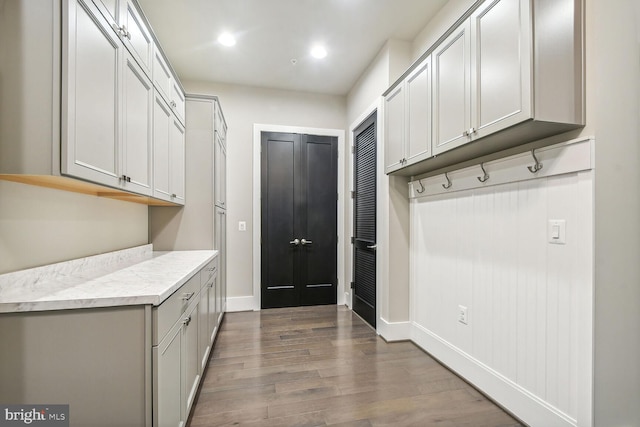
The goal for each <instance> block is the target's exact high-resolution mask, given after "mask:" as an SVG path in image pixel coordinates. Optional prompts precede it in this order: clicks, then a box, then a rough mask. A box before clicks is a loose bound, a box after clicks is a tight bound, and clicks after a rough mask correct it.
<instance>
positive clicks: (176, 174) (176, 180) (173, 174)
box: [169, 118, 185, 204]
mask: <svg viewBox="0 0 640 427" xmlns="http://www.w3.org/2000/svg"><path fill="white" fill-rule="evenodd" d="M184 142H185V133H184V126H182V124H181V123H180V122H179V121H178V120H176V119H175V118H174V119H173V120H172V122H171V131H170V135H169V155H170V159H169V182H170V184H171V187H170V188H171V201H172V202H175V203H180V204H184V200H185V194H184V177H185V153H184V150H185V146H184Z"/></svg>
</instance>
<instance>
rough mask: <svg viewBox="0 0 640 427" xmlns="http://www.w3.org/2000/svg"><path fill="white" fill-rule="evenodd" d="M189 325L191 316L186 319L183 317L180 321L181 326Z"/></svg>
mask: <svg viewBox="0 0 640 427" xmlns="http://www.w3.org/2000/svg"><path fill="white" fill-rule="evenodd" d="M189 323H191V315H189V316H188V317H185V318H184V319H183V320H182V324H183V325H185V326H189Z"/></svg>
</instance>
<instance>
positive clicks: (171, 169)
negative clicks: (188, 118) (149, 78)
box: [153, 91, 185, 204]
mask: <svg viewBox="0 0 640 427" xmlns="http://www.w3.org/2000/svg"><path fill="white" fill-rule="evenodd" d="M184 142H185V133H184V127H183V126H182V124H181V123H180V122H179V121H178V119H176V117H175V116H174V115H173V113H172V111H171V109H170V107H169V106H168V105H167V104H166V102H165V101H164V100H163V99H162V97H161V96H160V95H159V94H158V92H157V91H156V93H155V97H154V106H153V145H154V147H153V196H154V197H157V198H159V199H163V200H167V201H169V202H174V203H177V204H184V201H185V193H184V186H185V151H184V150H185V145H184Z"/></svg>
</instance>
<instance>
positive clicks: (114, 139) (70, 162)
mask: <svg viewBox="0 0 640 427" xmlns="http://www.w3.org/2000/svg"><path fill="white" fill-rule="evenodd" d="M65 10H66V12H67V14H66V18H67V19H66V22H65V23H66V25H67V28H66V29H65V34H66V35H67V37H68V39H69V43H68V46H69V48H68V51H67V55H66V61H64V62H63V89H62V94H63V108H62V111H63V126H62V141H63V144H62V168H61V169H62V173H63V174H67V175H72V176H75V177H78V178H83V179H87V180H90V181H94V182H98V183H101V184H106V185H110V186H114V187H115V186H118V185H119V175H118V156H119V153H118V145H119V142H120V130H119V129H120V128H119V125H120V117H119V114H120V107H119V106H120V85H119V82H120V79H119V73H120V70H121V69H122V59H123V52H122V48H121V47H122V44H121V43H120V40H119V39H118V37H117V36H116V34H115V33H114V32H113V30H112V29H111V27H110V26H109V25H108V23H107V22H106V20H105V19H104V18H103V17H102V15H101V14H100V12H99V11H98V10H97V9H96V7H95V6H94V5H93V4H92V3H91V2H89V1H85V0H77V1H70V2H69V4H68V8H67V9H65Z"/></svg>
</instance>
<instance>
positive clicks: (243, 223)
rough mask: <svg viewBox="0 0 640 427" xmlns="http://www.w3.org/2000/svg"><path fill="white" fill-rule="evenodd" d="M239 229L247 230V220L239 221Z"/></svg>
mask: <svg viewBox="0 0 640 427" xmlns="http://www.w3.org/2000/svg"><path fill="white" fill-rule="evenodd" d="M238 231H247V223H246V221H238Z"/></svg>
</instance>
